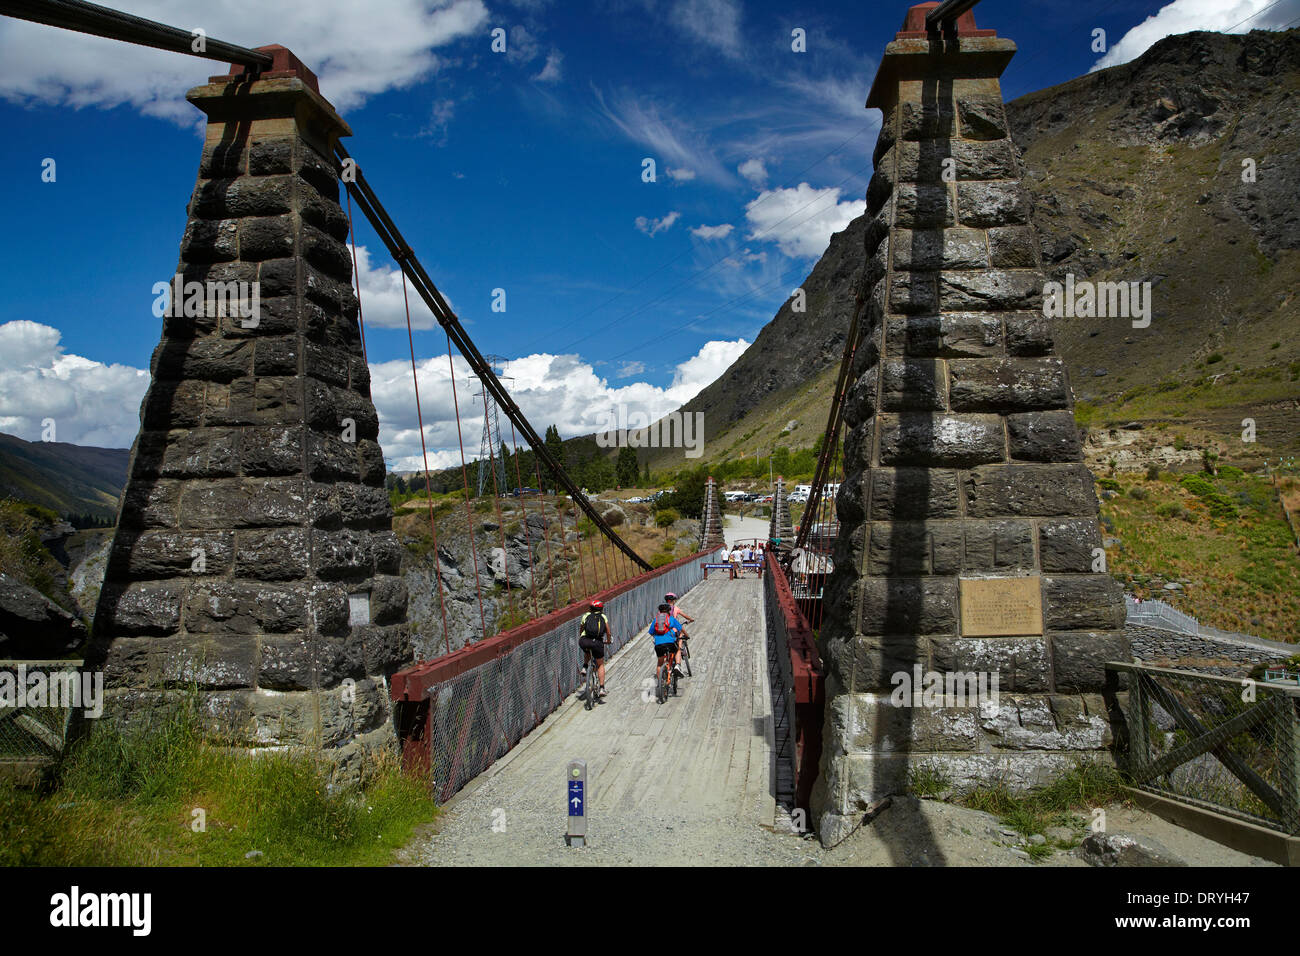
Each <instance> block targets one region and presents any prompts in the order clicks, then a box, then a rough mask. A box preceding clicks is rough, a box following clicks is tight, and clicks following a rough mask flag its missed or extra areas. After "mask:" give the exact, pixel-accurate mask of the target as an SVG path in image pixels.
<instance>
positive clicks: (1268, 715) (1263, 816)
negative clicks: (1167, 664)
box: [1106, 664, 1300, 835]
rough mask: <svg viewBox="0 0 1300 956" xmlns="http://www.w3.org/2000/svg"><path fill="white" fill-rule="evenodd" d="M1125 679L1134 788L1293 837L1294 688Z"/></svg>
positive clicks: (1297, 741)
mask: <svg viewBox="0 0 1300 956" xmlns="http://www.w3.org/2000/svg"><path fill="white" fill-rule="evenodd" d="M1106 666H1107V668H1108V669H1109V670H1112V671H1117V672H1122V673H1126V674H1128V676H1129V696H1128V702H1127V706H1126V710H1125V715H1124V716H1125V724H1126V726H1127V730H1128V752H1127V757H1126V759H1127V770H1128V773H1129V775H1130V778H1131V780H1132V782H1133V785H1134V786H1136V787H1139V788H1141V789H1143V790H1149V791H1152V792H1153V793H1158V794H1161V795H1163V796H1169V797H1175V798H1177V799H1180V800H1183V801H1187V802H1191V803H1195V804H1198V805H1202V806H1205V807H1208V808H1210V809H1213V810H1216V811H1218V812H1220V813H1224V814H1227V815H1229V816H1233V817H1237V818H1240V819H1244V820H1247V821H1249V822H1251V823H1256V824H1259V825H1262V826H1265V827H1269V828H1270V829H1273V830H1280V831H1282V832H1284V833H1288V834H1291V835H1300V721H1298V720H1297V710H1296V707H1297V702H1298V701H1300V688H1297V687H1294V686H1279V685H1273V684H1269V683H1266V682H1257V681H1252V680H1237V679H1233V678H1227V677H1219V676H1216V675H1213V674H1197V673H1193V672H1190V671H1180V670H1170V669H1167V668H1160V667H1149V666H1146V665H1139V664H1107V665H1106Z"/></svg>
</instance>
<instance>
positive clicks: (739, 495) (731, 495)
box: [722, 491, 749, 501]
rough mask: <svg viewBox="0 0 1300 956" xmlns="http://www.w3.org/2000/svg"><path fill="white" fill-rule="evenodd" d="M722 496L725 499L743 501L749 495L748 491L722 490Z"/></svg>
mask: <svg viewBox="0 0 1300 956" xmlns="http://www.w3.org/2000/svg"><path fill="white" fill-rule="evenodd" d="M722 497H723V498H724V499H725V500H726V501H743V500H745V499H746V498H748V497H749V492H747V491H724V492H723V493H722Z"/></svg>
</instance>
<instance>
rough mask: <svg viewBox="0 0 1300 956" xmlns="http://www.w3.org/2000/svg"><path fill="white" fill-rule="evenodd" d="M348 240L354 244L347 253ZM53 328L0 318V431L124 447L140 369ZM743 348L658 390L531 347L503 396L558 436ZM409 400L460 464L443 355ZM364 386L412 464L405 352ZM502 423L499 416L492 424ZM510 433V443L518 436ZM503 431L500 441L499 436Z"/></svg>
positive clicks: (677, 399) (436, 447)
mask: <svg viewBox="0 0 1300 956" xmlns="http://www.w3.org/2000/svg"><path fill="white" fill-rule="evenodd" d="M359 251H360V250H358V252H359ZM60 338H61V333H60V332H59V330H58V329H55V328H52V327H50V326H48V325H42V324H40V323H38V322H29V321H25V320H19V321H13V322H6V323H4V324H3V325H0V431H4V432H8V433H10V434H14V435H17V436H18V437H20V438H25V439H27V440H28V441H36V440H39V439H40V437H41V430H42V427H43V426H42V424H41V423H42V420H43V419H46V418H53V419H54V420H55V423H56V428H57V434H56V438H57V439H58V440H59V441H65V442H72V443H74V444H79V445H94V446H99V447H105V448H126V447H129V446H130V445H131V443H132V442H133V441H134V440H135V436H136V432H137V431H138V430H139V427H140V421H139V409H140V403H141V401H142V400H143V398H144V393H145V390H146V388H147V387H148V385H149V372H148V370H147V369H138V368H131V367H130V366H126V365H105V364H103V363H101V362H96V361H92V360H90V359H87V358H83V357H81V356H78V355H70V354H67V353H66V352H64V350H63V348H62V346H61V345H60V344H59V341H60ZM748 347H749V343H748V342H747V341H745V340H744V339H736V340H734V341H713V342H706V343H705V344H704V345H703V346H702V347H701V348H700V350H699V352H698V353H696V354H695V355H694V356H692V357H691V358H689V359H687V360H686V361H685V362H682V363H681V364H679V365H678V366H677V368H676V369H675V370H674V374H673V378H672V381H671V383H670V384H669V385H668V386H667V387H666V388H661V387H659V386H655V385H651V384H649V383H648V382H629V383H627V384H625V385H622V386H619V387H614V386H611V385H610V384H609V382H608V380H606V379H605V378H602V377H600V376H599V375H597V374H596V371H595V369H594V368H593V367H592V365H591V363H589V362H586V361H584V360H583V359H582V358H581V357H579V356H577V355H551V354H547V353H542V354H533V355H528V356H524V357H522V358H518V359H515V360H513V361H511V362H509V363H508V364H507V367H506V369H505V374H507V375H510V376H512V377H513V381H512V382H511V383H510V384H509V388H510V394H511V397H513V398H514V400H515V401H516V402H517V403H518V404H519V406H520V408H522V409H523V412H524V414H525V415H526V416H527V418H528V420H529V422H531V423H532V426H533V428H534V429H536V430H537V432H538V433H539V434H540V433H542V432H544V431H545V430H546V426H547V425H550V424H556V425H558V426H559V429H560V434H561V435H563V436H564V437H566V438H568V437H572V436H574V435H582V434H590V433H591V432H594V431H596V430H597V429H598V427H600V425H601V423H602V414H603V411H604V410H605V409H608V408H609V407H610V406H611V405H626V406H628V408H629V409H630V410H633V411H638V412H642V413H644V414H646V415H647V416H649V419H650V420H651V421H653V420H656V419H658V418H659V417H661V416H663V415H664V414H666V413H668V412H670V411H673V410H674V409H676V408H678V407H680V406H681V405H682V404H683V403H684V402H687V401H689V400H690V399H691V398H693V397H695V395H697V394H699V392H700V391H701V390H702V389H703V388H704V387H705V386H707V385H709V384H711V383H712V382H713V381H714V380H715V379H717V378H718V376H719V375H721V374H722V373H723V372H724V371H726V370H727V368H729V367H730V366H731V364H732V363H733V362H735V360H736V359H737V358H739V357H740V355H741V353H742V352H744V351H745V349H746V348H748ZM454 361H455V369H456V392H457V397H458V399H459V402H460V413H461V431H462V433H463V435H464V442H465V458H466V460H467V461H468V460H472V459H474V458H475V457H477V455H478V448H479V440H480V439H481V437H482V431H483V429H482V424H481V422H482V416H483V406H482V404H481V403H480V402H479V401H478V400H477V399H476V398H475V397H474V393H475V392H477V391H479V382H478V380H477V379H476V378H475V377H474V374H473V373H472V371H471V370H470V367H469V365H468V364H467V363H466V362H465V360H464V359H463V358H461V356H459V355H456V356H455V360H454ZM417 369H418V374H419V382H420V410H421V411H422V413H423V415H424V434H425V441H426V443H427V445H428V450H429V467H430V468H446V467H450V466H452V465H458V464H460V443H459V441H458V439H457V431H456V412H455V402H454V401H453V398H452V392H451V371H450V367H449V363H448V361H447V358H446V356H445V355H438V356H433V357H430V358H426V359H423V360H421V361H419V362H417ZM645 370H646V366H645V363H643V362H640V361H631V362H627V363H624V364H623V365H622V366H621V367H620V369H619V375H618V377H619V378H626V377H629V376H632V375H640V374H642V373H644V372H645ZM370 377H371V396H372V398H373V400H374V403H375V407H376V408H377V409H378V411H379V421H380V431H379V441H380V444H381V445H382V446H383V449H384V456H385V458H387V459H388V460H389V462H390V463H391V464H392V467H394V468H396V469H397V470H399V471H411V470H416V469H419V468H422V467H423V458H422V456H421V453H420V427H419V419H418V418H417V416H416V409H415V390H414V388H413V387H412V383H411V364H410V362H409V361H407V360H405V359H394V360H392V361H387V362H377V363H372V364H371V366H370ZM503 424H504V432H505V433H506V434H508V433H509V430H510V426H509V423H508V422H503ZM522 440H523V439H522V437H521V438H520V441H521V442H522ZM507 441H509V439H508V438H507Z"/></svg>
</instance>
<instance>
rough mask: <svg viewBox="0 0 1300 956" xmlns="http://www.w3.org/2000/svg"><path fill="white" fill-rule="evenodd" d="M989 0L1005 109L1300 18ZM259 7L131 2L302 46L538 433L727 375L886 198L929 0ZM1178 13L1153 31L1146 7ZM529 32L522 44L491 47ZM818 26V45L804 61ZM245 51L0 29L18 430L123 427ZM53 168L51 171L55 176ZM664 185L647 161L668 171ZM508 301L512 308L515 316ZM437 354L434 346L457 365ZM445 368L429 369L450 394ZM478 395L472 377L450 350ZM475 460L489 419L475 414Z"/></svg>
mask: <svg viewBox="0 0 1300 956" xmlns="http://www.w3.org/2000/svg"><path fill="white" fill-rule="evenodd" d="M1270 3H1272V0H1176V2H1175V3H1172V4H1161V3H1159V2H1151V0H1109V2H1107V0H1100V2H1097V3H1091V4H1081V3H1078V2H1074V0H1071V2H1067V0H1034V2H1032V3H1030V2H1023V0H985V2H983V3H982V4H981V5H980V6H979V7H978V8H977V9H976V16H977V19H978V20H979V22H980V25H981V26H987V27H994V28H997V29H998V31H999V33H1000V34H1002V35H1005V36H1009V37H1010V38H1012V39H1014V40H1015V41H1016V42H1017V43H1018V44H1019V46H1020V53H1019V55H1018V56H1017V57H1016V59H1015V60H1013V62H1012V64H1011V66H1010V68H1009V70H1008V71H1007V73H1006V75H1005V76H1004V78H1003V90H1004V93H1005V95H1006V96H1007V98H1008V99H1011V98H1014V97H1015V96H1018V95H1020V94H1023V93H1026V92H1030V91H1032V90H1036V89H1040V88H1042V87H1045V86H1049V85H1052V84H1055V83H1059V82H1063V81H1065V80H1067V79H1070V78H1072V77H1074V76H1077V75H1079V74H1082V73H1086V72H1087V71H1088V70H1089V69H1091V68H1093V67H1094V66H1095V65H1097V64H1098V62H1099V61H1103V60H1104V57H1103V55H1101V54H1099V53H1097V52H1094V50H1093V49H1092V45H1093V31H1094V30H1095V29H1097V28H1101V29H1103V30H1105V31H1106V35H1107V39H1108V45H1109V53H1108V54H1106V57H1108V60H1106V61H1105V65H1110V63H1111V62H1123V61H1124V60H1127V59H1131V58H1132V57H1133V56H1136V55H1138V54H1140V53H1141V52H1142V51H1143V50H1144V49H1146V47H1147V46H1149V45H1150V43H1151V42H1154V40H1155V39H1158V38H1159V36H1160V35H1164V33H1168V32H1171V31H1172V32H1182V31H1183V30H1187V29H1193V28H1197V27H1200V28H1206V29H1225V28H1229V27H1234V26H1235V25H1236V24H1237V23H1238V21H1241V20H1247V18H1252V17H1253V19H1250V20H1249V21H1248V22H1247V23H1246V24H1245V25H1242V26H1236V29H1235V32H1241V31H1243V30H1245V29H1249V28H1250V27H1252V26H1257V27H1272V28H1277V27H1280V26H1283V25H1285V24H1286V23H1287V22H1288V21H1289V20H1293V19H1294V18H1296V17H1297V16H1300V0H1281V2H1278V3H1272V6H1271V7H1270ZM268 6H270V5H267V4H258V3H253V2H251V0H230V2H221V3H211V2H209V3H200V2H189V0H184V2H180V0H177V2H170V3H161V2H139V3H128V4H125V5H124V6H123V7H122V8H123V9H127V10H128V11H129V12H132V13H138V14H140V15H143V16H147V17H151V18H154V19H158V20H162V21H163V22H167V23H172V24H175V25H177V26H181V27H184V28H187V29H189V28H193V27H202V28H204V29H205V30H206V31H207V32H208V33H209V34H210V35H211V36H215V37H220V38H221V39H224V40H229V41H231V42H235V43H240V44H243V45H247V46H258V45H262V44H266V43H282V44H284V45H285V46H287V47H289V48H290V49H292V50H294V52H295V53H297V54H298V55H299V56H300V57H301V58H302V59H303V60H304V61H305V62H306V63H308V64H309V65H310V66H312V67H313V68H314V69H316V70H317V72H318V73H319V75H320V78H321V89H322V93H323V94H324V95H325V96H326V97H327V98H329V99H330V100H331V101H333V102H334V103H335V104H336V105H337V106H338V107H339V109H340V111H341V112H342V113H343V115H344V117H345V118H346V119H347V121H348V122H349V123H350V124H351V126H352V129H353V131H354V135H353V136H352V137H351V138H350V139H349V140H348V143H347V145H348V148H349V150H350V151H351V152H352V154H353V155H354V156H355V157H356V158H357V159H358V161H359V162H360V163H361V164H362V166H363V168H364V169H365V172H366V175H367V177H368V178H369V180H370V181H371V183H372V184H373V185H374V186H375V188H376V189H377V191H378V192H379V194H380V196H381V198H382V199H383V200H384V202H385V204H386V205H387V206H388V208H389V210H390V212H391V213H392V214H393V216H394V218H395V219H396V221H397V222H398V224H399V226H400V227H401V228H402V230H403V231H404V232H405V234H406V236H407V238H408V240H409V241H410V242H411V243H412V245H413V246H414V248H415V249H416V251H417V253H418V254H419V255H420V257H421V259H422V261H423V262H424V264H425V266H426V268H427V269H428V270H429V272H430V274H431V275H432V276H433V278H434V281H435V282H437V283H438V284H439V286H440V288H441V289H442V291H443V292H444V294H445V295H446V296H447V297H448V298H449V300H450V301H451V302H452V304H453V306H454V307H455V308H456V310H457V312H458V313H459V315H460V316H461V318H462V320H463V321H464V322H465V323H466V325H467V326H468V327H469V330H470V334H471V335H472V336H473V337H474V339H475V341H476V342H477V344H478V345H479V347H480V349H481V350H482V351H484V352H493V353H499V354H501V355H503V356H505V357H506V358H507V359H509V360H511V361H510V365H509V368H508V372H509V373H510V374H511V375H513V376H514V377H515V388H516V396H517V399H518V400H519V401H520V404H521V405H522V407H523V408H524V410H525V412H526V413H527V414H528V415H529V417H530V419H531V420H532V421H533V423H534V425H535V426H536V427H537V429H538V430H539V431H541V430H542V429H544V428H545V426H546V425H548V424H550V423H552V422H557V423H559V424H560V427H561V431H562V432H563V433H565V434H576V433H579V432H583V431H591V430H593V428H594V424H595V422H596V420H597V418H596V416H597V414H598V411H599V409H601V408H608V407H609V405H610V404H611V403H614V402H621V403H624V404H626V405H628V406H629V407H632V408H636V409H638V410H642V411H643V412H644V413H645V414H647V415H650V416H652V417H653V416H654V415H657V414H660V413H662V412H664V411H667V410H669V409H671V408H672V407H675V406H676V405H677V404H680V403H681V402H682V401H685V400H686V399H688V398H689V397H691V395H693V394H695V392H697V391H698V390H699V389H700V388H702V387H704V385H706V384H708V382H710V381H712V380H713V379H714V378H716V377H717V375H719V374H720V373H721V372H722V371H724V370H725V368H726V367H727V366H728V365H729V364H730V363H731V362H732V361H734V359H735V358H736V357H737V356H738V355H739V354H740V352H741V351H743V349H744V347H745V346H746V345H747V344H748V343H750V342H752V341H753V339H754V336H755V335H756V334H757V332H758V330H759V329H760V328H761V327H762V326H763V325H764V324H765V323H766V322H767V321H768V320H769V319H770V318H771V317H772V315H773V314H774V313H775V311H776V310H777V308H778V307H779V306H780V304H781V302H782V300H783V299H784V298H785V297H786V296H787V295H788V294H789V293H790V291H791V290H792V289H793V288H795V287H796V286H797V285H798V284H799V282H800V280H801V279H802V277H803V276H804V275H806V273H807V272H808V271H809V269H810V268H811V267H812V265H813V264H814V263H815V261H816V259H817V257H818V256H819V255H820V253H821V252H822V251H823V250H824V248H825V245H826V242H827V241H828V240H829V237H830V234H831V232H833V231H834V230H837V229H840V228H843V226H844V225H845V224H846V223H847V222H848V221H849V220H850V219H851V218H852V217H853V216H854V215H856V214H857V213H859V212H860V211H861V209H862V196H863V194H864V192H865V188H866V183H867V180H868V179H869V177H870V174H871V168H870V154H871V150H872V147H873V146H874V144H875V138H876V132H877V129H878V126H879V120H880V117H879V114H878V113H877V112H876V111H867V110H866V109H864V108H863V102H864V100H865V98H866V93H867V90H868V88H869V86H870V82H871V79H872V77H873V76H874V73H875V69H876V66H877V64H878V61H879V57H880V55H881V52H882V51H883V48H884V45H885V43H887V42H888V41H889V40H890V39H892V37H893V34H894V32H895V31H896V30H897V29H898V27H899V24H900V23H901V21H902V18H903V14H904V13H905V11H906V6H907V5H906V4H905V3H880V2H873V3H870V4H863V3H860V2H852V3H838V2H836V3H828V2H821V3H816V4H801V3H790V2H781V3H777V2H746V3H740V2H739V0H589V2H569V3H561V2H558V0H557V2H548V0H526V2H525V0H513V2H508V0H506V2H497V0H491V2H489V0H433V2H430V0H424V2H420V0H374V2H373V3H372V4H370V5H366V4H356V3H354V2H352V0H347V2H344V0H320V2H317V3H314V4H312V5H311V8H310V9H307V8H306V7H302V8H300V7H298V5H296V4H295V5H292V8H290V5H285V7H286V8H285V9H278V8H273V9H267V8H268ZM1149 18H1154V19H1149ZM497 27H500V28H502V29H505V30H506V31H507V51H506V52H505V53H494V52H492V51H491V49H490V45H491V31H492V30H493V29H494V28H497ZM795 28H800V29H802V30H804V31H805V32H806V37H807V52H806V53H795V52H793V51H792V50H791V31H792V30H793V29H795ZM222 72H225V70H224V69H223V68H222V67H221V65H220V64H218V63H215V62H211V61H201V60H197V59H191V58H189V57H182V56H178V55H175V54H167V53H162V52H159V51H152V50H146V49H143V48H139V47H134V46H129V45H126V44H120V43H114V42H112V41H107V40H100V39H97V38H90V37H83V36H80V35H75V34H70V33H67V32H65V31H60V30H55V29H53V28H49V27H41V26H36V25H33V24H27V23H19V22H15V21H12V20H8V19H4V18H0V130H2V131H3V134H4V135H3V136H0V171H2V172H3V176H0V208H3V209H4V210H5V213H6V219H7V221H9V223H10V227H9V228H8V229H6V230H4V232H3V238H0V252H2V253H3V261H4V262H5V264H6V265H5V268H4V270H3V272H2V273H0V431H9V432H12V433H15V434H19V435H21V436H22V437H25V438H36V437H38V436H39V432H40V422H41V421H42V420H43V419H44V418H46V417H53V418H54V419H55V420H56V422H58V425H59V428H60V432H59V434H58V438H59V440H66V441H76V442H80V443H84V444H101V445H113V446H123V445H128V444H130V442H131V440H132V438H133V437H134V432H135V428H136V422H137V413H138V406H139V399H140V396H141V395H142V393H143V387H144V384H145V382H146V381H147V368H148V363H149V356H150V354H151V352H152V350H153V348H154V346H155V345H156V343H157V340H158V329H159V321H158V320H157V319H155V318H154V317H153V315H152V313H151V306H152V303H153V294H152V291H151V290H152V286H153V284H154V283H155V282H158V281H160V280H165V279H167V278H168V277H169V276H170V275H171V273H172V271H173V270H174V267H175V264H176V259H177V249H178V246H179V241H180V237H181V234H182V231H183V229H184V226H185V204H186V201H187V200H188V198H189V195H190V191H191V189H192V188H193V184H194V180H195V175H196V170H197V164H198V158H199V151H200V133H201V123H200V116H199V114H198V111H197V110H195V109H194V108H193V107H191V106H190V105H189V104H187V103H186V102H185V101H184V91H185V90H186V89H188V88H189V87H191V86H195V85H198V84H200V83H202V82H204V81H205V78H206V77H207V76H208V75H210V74H216V73H222ZM47 157H48V158H53V159H54V160H55V161H56V163H57V167H56V174H57V178H56V181H55V182H53V183H45V182H42V180H41V169H42V166H41V164H42V160H43V159H45V158H47ZM647 157H649V158H652V159H654V160H655V164H656V173H657V181H656V182H654V183H646V182H643V181H642V169H643V165H642V164H643V160H644V159H645V158H647ZM357 241H358V243H359V245H360V246H361V247H362V250H361V254H362V257H363V269H362V279H363V281H362V304H363V309H364V310H365V313H366V317H367V320H368V321H367V344H368V346H369V357H370V361H371V364H372V367H373V369H374V375H375V400H376V404H377V405H378V406H379V409H380V413H381V420H382V422H383V427H384V431H383V432H382V433H381V440H382V441H383V443H384V446H385V451H386V454H388V455H389V457H390V460H391V461H392V462H393V463H395V464H397V465H398V466H399V467H411V466H412V465H413V461H412V459H411V455H412V453H413V449H415V450H418V444H419V435H418V431H416V426H415V424H414V420H415V416H414V404H413V397H412V396H411V383H410V364H409V355H408V353H407V341H406V333H405V328H404V326H402V327H401V328H399V327H398V326H399V324H400V322H401V311H400V297H401V292H400V282H398V280H397V273H396V272H395V271H394V270H393V266H392V263H391V262H390V261H389V260H388V259H387V257H386V256H385V255H384V254H383V251H382V248H381V247H380V246H379V244H378V242H377V240H376V239H375V237H374V235H373V234H372V233H371V232H370V230H369V229H368V227H366V226H365V225H364V224H363V223H359V225H358V230H357ZM497 288H502V289H505V290H506V302H507V308H506V312H505V313H494V312H492V311H491V309H490V305H491V301H492V290H494V289H497ZM416 318H417V323H418V324H419V325H420V326H421V327H422V330H421V331H419V332H417V337H416V350H417V358H418V359H419V360H420V366H421V396H422V398H423V399H424V400H425V419H426V423H427V424H428V430H427V434H428V437H429V439H430V442H431V444H432V446H433V447H434V448H435V449H437V450H438V453H437V454H436V456H435V460H436V461H438V462H441V463H449V462H451V461H452V460H459V459H458V458H457V457H456V456H455V454H453V452H452V450H451V449H452V448H453V447H454V443H455V428H454V421H453V420H452V419H451V416H450V414H449V409H450V407H451V398H450V389H449V388H448V387H447V382H446V374H447V373H446V369H447V357H446V342H445V339H444V337H443V335H442V332H441V331H440V330H437V329H432V328H430V327H431V325H432V320H431V318H430V317H429V316H428V314H427V313H422V314H417V317H416ZM439 360H440V361H439ZM426 377H427V378H428V382H427V384H426ZM457 377H458V382H459V384H461V386H462V389H461V396H462V402H464V401H465V397H466V396H467V395H468V394H469V393H470V392H471V391H473V388H472V385H471V384H470V383H467V382H466V381H465V379H466V378H467V376H466V375H465V374H464V366H463V365H461V364H459V362H458V364H457ZM466 443H467V445H468V446H471V447H470V448H469V451H470V452H471V453H473V452H475V451H476V450H477V447H478V430H477V429H476V428H474V427H467V434H466Z"/></svg>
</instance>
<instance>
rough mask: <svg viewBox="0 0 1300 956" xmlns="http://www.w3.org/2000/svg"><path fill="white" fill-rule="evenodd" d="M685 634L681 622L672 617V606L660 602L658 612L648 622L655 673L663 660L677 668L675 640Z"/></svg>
mask: <svg viewBox="0 0 1300 956" xmlns="http://www.w3.org/2000/svg"><path fill="white" fill-rule="evenodd" d="M685 636H686V632H685V631H684V630H682V622H681V621H679V620H677V618H675V617H673V613H672V606H671V605H669V604H660V605H659V613H658V614H656V615H655V616H654V620H652V621H651V622H650V639H651V640H652V641H654V650H655V659H656V664H655V673H656V674H658V673H659V668H661V667H663V666H664V664H665V662H667V663H669V664H671V665H673V670H674V671H675V670H676V669H677V666H676V665H677V647H678V643H677V642H678V641H679V640H680V639H681V638H683V637H685Z"/></svg>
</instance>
